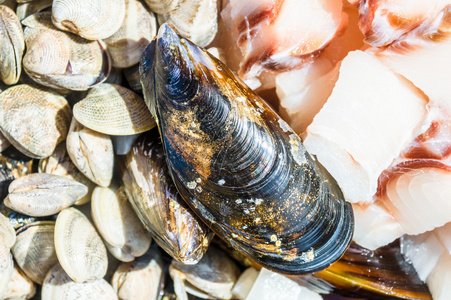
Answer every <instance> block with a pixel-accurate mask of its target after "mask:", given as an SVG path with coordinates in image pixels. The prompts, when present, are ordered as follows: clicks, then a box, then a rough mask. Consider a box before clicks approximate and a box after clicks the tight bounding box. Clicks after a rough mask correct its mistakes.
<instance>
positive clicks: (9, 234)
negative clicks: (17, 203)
mask: <svg viewBox="0 0 451 300" xmlns="http://www.w3.org/2000/svg"><path fill="white" fill-rule="evenodd" d="M15 242H16V231H15V230H14V227H13V226H12V225H11V223H10V222H9V219H8V218H7V217H5V216H4V215H3V214H1V213H0V244H2V245H5V246H6V247H7V248H11V247H12V246H13V245H14V243H15Z"/></svg>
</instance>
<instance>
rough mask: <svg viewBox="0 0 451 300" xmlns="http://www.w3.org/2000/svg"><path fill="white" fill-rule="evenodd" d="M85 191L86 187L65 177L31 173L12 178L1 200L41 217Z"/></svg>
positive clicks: (18, 210) (9, 205)
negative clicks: (7, 192)
mask: <svg viewBox="0 0 451 300" xmlns="http://www.w3.org/2000/svg"><path fill="white" fill-rule="evenodd" d="M87 193H88V188H87V187H86V186H85V185H84V184H82V183H80V182H78V181H75V180H73V179H70V178H68V177H64V176H60V175H53V174H47V173H33V174H30V175H27V176H23V177H19V178H17V179H15V180H14V181H13V182H12V183H11V185H10V186H9V194H8V197H6V198H5V200H4V203H5V205H6V206H8V207H9V208H11V209H13V210H15V211H17V212H20V213H22V214H25V215H29V216H33V217H44V216H50V215H53V214H56V213H58V212H60V211H61V210H63V209H64V208H66V207H69V206H71V205H73V204H74V203H75V202H76V201H77V200H79V199H80V198H81V197H83V196H85V195H86V194H87Z"/></svg>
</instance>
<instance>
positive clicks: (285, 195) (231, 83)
mask: <svg viewBox="0 0 451 300" xmlns="http://www.w3.org/2000/svg"><path fill="white" fill-rule="evenodd" d="M141 73H142V83H143V90H144V96H145V99H146V103H147V104H148V105H149V107H150V109H151V111H153V112H154V113H155V114H156V116H157V117H156V119H157V124H158V126H159V129H160V132H161V136H162V140H163V146H164V149H165V156H166V161H167V163H168V167H169V171H170V174H171V175H172V178H173V180H174V182H175V185H176V187H177V189H178V191H179V192H180V194H181V195H182V197H183V198H184V199H185V200H186V201H187V202H188V204H189V205H190V207H191V208H192V209H193V210H194V211H195V212H196V213H197V214H198V215H199V216H200V217H201V218H202V219H203V220H204V221H205V222H206V223H207V224H208V225H209V226H210V227H211V228H212V229H213V231H215V232H216V233H217V234H218V235H219V236H220V237H221V238H222V239H224V240H226V241H227V242H228V243H230V244H231V245H232V246H233V247H234V248H235V249H237V250H239V251H241V252H242V253H244V254H245V255H246V256H248V257H249V258H251V259H252V260H254V261H256V262H257V263H259V264H261V265H262V266H264V267H265V268H268V269H272V270H275V271H278V272H281V273H289V274H303V273H307V272H315V271H319V270H322V269H324V268H327V267H328V266H329V265H330V264H331V263H333V262H335V261H336V260H338V259H339V258H340V257H341V256H342V255H343V253H344V252H345V250H346V249H347V247H348V246H349V243H350V242H351V238H352V232H353V226H354V219H353V212H352V208H351V206H350V205H349V204H348V203H346V202H345V201H344V199H343V196H342V193H341V191H340V189H339V188H338V185H337V184H336V183H335V181H334V180H333V178H331V177H330V176H329V175H328V174H327V173H326V171H325V170H324V169H322V167H321V166H320V165H319V164H318V163H317V162H316V161H315V160H314V159H313V158H312V157H311V156H310V155H309V154H308V153H307V152H306V150H305V148H304V146H303V145H302V142H301V140H300V138H299V137H298V136H297V135H296V134H295V133H294V132H293V131H292V129H291V128H290V127H289V126H288V125H287V124H286V123H285V122H284V121H283V120H282V119H281V118H280V117H279V116H278V115H277V114H276V113H275V112H274V111H273V110H272V109H271V108H270V107H269V106H268V104H266V103H265V102H264V101H263V100H262V99H261V98H260V97H258V96H257V95H256V94H255V93H254V92H253V91H252V90H251V89H250V88H248V87H246V86H245V85H244V84H243V83H241V81H239V79H237V77H236V76H235V75H234V74H233V73H232V71H230V70H229V69H228V68H227V67H226V66H225V65H223V64H222V63H221V62H220V61H218V60H217V59H215V58H214V57H212V56H211V55H210V54H208V53H207V52H206V51H205V50H202V49H201V48H199V47H197V46H196V45H194V44H193V43H191V42H190V41H188V40H185V39H183V38H181V37H180V36H179V35H178V34H177V33H176V32H175V31H174V29H172V28H171V27H170V26H168V25H165V24H164V25H162V26H161V27H160V29H159V33H158V37H157V39H156V40H154V41H153V42H152V43H151V44H150V45H149V46H148V48H147V49H146V52H145V55H144V56H143V61H142V70H141Z"/></svg>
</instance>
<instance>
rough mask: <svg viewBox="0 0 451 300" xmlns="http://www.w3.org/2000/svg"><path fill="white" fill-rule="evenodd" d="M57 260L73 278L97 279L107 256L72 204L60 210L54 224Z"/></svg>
mask: <svg viewBox="0 0 451 300" xmlns="http://www.w3.org/2000/svg"><path fill="white" fill-rule="evenodd" d="M55 249H56V255H57V256H58V261H59V262H60V264H61V266H62V267H63V269H64V271H65V272H66V273H67V275H68V276H69V277H70V278H71V279H72V280H73V281H75V282H79V283H81V282H86V281H90V280H97V279H101V278H102V277H103V276H105V274H106V271H107V267H108V259H107V253H106V249H105V245H104V244H103V242H102V239H101V238H100V236H99V234H98V233H97V232H96V230H95V228H94V226H93V225H92V224H91V223H90V222H89V220H88V218H87V217H86V216H85V215H84V214H83V213H81V212H80V211H79V210H77V209H75V208H66V209H64V210H63V211H61V212H60V213H59V215H58V218H57V219H56V225H55Z"/></svg>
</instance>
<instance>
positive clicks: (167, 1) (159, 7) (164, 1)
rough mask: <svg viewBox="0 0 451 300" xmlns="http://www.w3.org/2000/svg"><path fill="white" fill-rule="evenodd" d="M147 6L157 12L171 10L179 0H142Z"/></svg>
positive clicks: (162, 12) (161, 12) (163, 12)
mask: <svg viewBox="0 0 451 300" xmlns="http://www.w3.org/2000/svg"><path fill="white" fill-rule="evenodd" d="M144 2H146V4H147V6H149V8H150V9H151V10H152V11H154V12H156V13H157V14H165V13H168V12H171V11H173V10H174V9H175V8H176V7H177V4H178V3H179V2H180V0H144Z"/></svg>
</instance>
